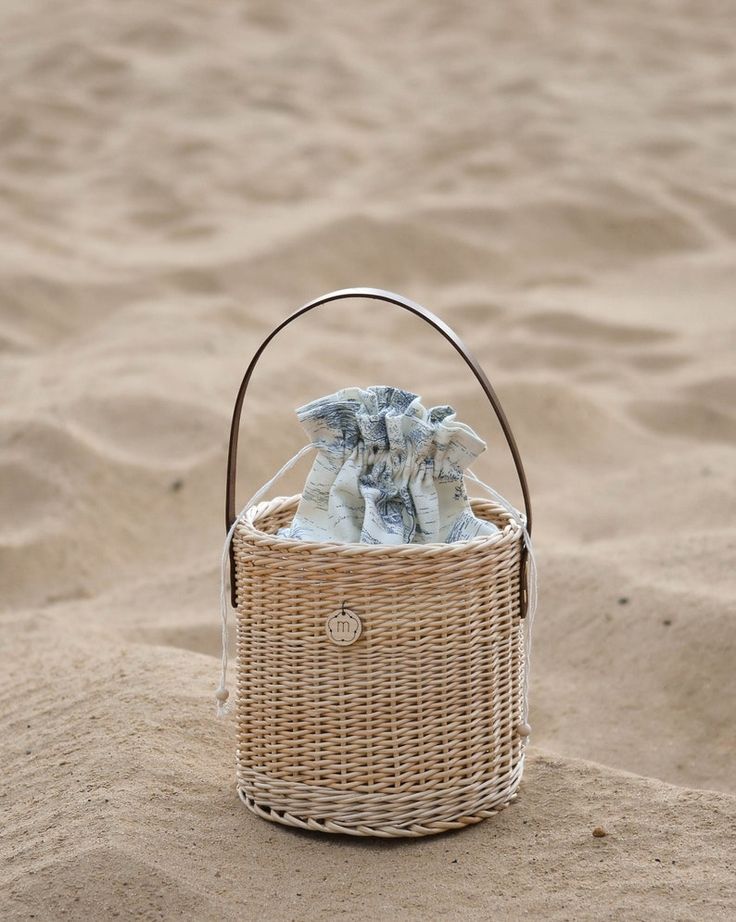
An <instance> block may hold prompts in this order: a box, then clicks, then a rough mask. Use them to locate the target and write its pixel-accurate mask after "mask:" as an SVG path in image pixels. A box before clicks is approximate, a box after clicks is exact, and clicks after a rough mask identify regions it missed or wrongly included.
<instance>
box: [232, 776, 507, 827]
mask: <svg viewBox="0 0 736 922" xmlns="http://www.w3.org/2000/svg"><path fill="white" fill-rule="evenodd" d="M238 796H239V797H240V799H241V800H242V801H243V803H244V804H245V806H246V807H247V808H248V809H249V810H250V811H252V812H253V813H255V814H256V816H260V817H261V819H264V820H269V822H271V823H281V824H282V825H284V826H294V827H296V828H298V829H308V830H311V831H313V832H327V833H332V834H337V835H347V836H375V837H378V838H382V839H395V838H414V839H416V838H419V837H420V836H432V835H437V833H440V832H450V831H452V830H454V829H463V828H464V827H465V826H473V825H475V824H476V823H480V822H481V821H482V820H485V819H488V818H489V817H491V816H495V815H496V814H497V813H500V812H501V811H502V810H505V809H506V808H507V807H508V806H510V805H511V804H512V803H513V802H514V800H516V792H514V793H512V794H510V796H509V798H508V800H507V801H505V802H504V803H501V804H496V805H495V806H494V807H493V809H491V810H479V811H478V812H477V813H476V814H475V815H474V816H462V817H458V818H457V819H455V820H443V821H442V822H434V823H426V824H421V825H420V824H412V825H411V826H346V825H343V824H341V823H335V822H332V821H330V820H316V819H312V818H309V817H301V816H292V814H290V813H287V812H286V811H284V810H275V809H273V808H272V807H269V806H268V805H266V804H259V803H256V801H255V800H253V798H252V797H250V796H249V795H248V794H247V793H246V792H245V791H244V790H243V788H240V787H239V788H238Z"/></svg>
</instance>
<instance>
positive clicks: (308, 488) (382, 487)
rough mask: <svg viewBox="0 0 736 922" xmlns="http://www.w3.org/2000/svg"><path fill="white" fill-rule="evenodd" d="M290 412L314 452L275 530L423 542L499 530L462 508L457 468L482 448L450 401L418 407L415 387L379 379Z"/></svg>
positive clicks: (310, 536) (310, 537) (320, 537)
mask: <svg viewBox="0 0 736 922" xmlns="http://www.w3.org/2000/svg"><path fill="white" fill-rule="evenodd" d="M296 413H297V417H298V419H299V421H300V422H301V424H302V426H303V427H304V429H305V430H306V431H307V434H308V435H309V437H310V439H311V441H312V443H313V444H314V445H315V447H316V448H317V452H318V454H317V457H316V458H315V461H314V464H313V465H312V469H311V471H310V473H309V476H308V477H307V482H306V484H305V486H304V491H303V493H302V497H301V501H300V502H299V506H298V508H297V511H296V514H295V516H294V519H293V521H292V523H291V525H290V526H288V527H285V528H282V529H280V530H279V532H278V534H279V535H281V536H282V537H286V538H293V539H296V540H302V541H337V542H341V543H362V544H408V543H415V544H428V543H430V542H452V541H464V540H467V539H469V538H475V537H476V536H478V535H489V534H493V533H495V532H497V531H498V528H497V527H496V526H495V525H493V524H492V523H491V522H486V521H483V520H482V519H478V518H476V517H475V516H474V515H473V513H472V512H471V509H470V504H469V502H468V496H467V493H466V492H465V484H464V482H463V472H464V471H465V469H466V468H467V467H468V466H469V465H470V464H471V463H472V462H473V461H474V460H475V458H477V456H478V455H479V454H480V453H481V452H482V451H484V450H485V447H486V446H485V443H484V442H483V440H482V439H480V438H479V437H478V436H477V435H476V434H475V432H473V430H472V429H471V428H470V427H469V426H466V425H465V424H464V423H461V422H458V421H457V420H456V419H455V411H454V410H453V409H452V407H449V406H443V407H432V408H431V409H429V410H427V409H426V408H425V407H423V406H422V404H421V403H420V398H419V397H418V396H417V395H416V394H412V393H410V392H409V391H405V390H401V389H400V388H397V387H388V386H383V385H379V386H375V387H368V388H366V389H365V390H363V389H362V388H359V387H348V388H344V389H343V390H340V391H338V392H337V393H336V394H330V395H328V396H326V397H320V398H319V399H317V400H313V401H312V402H311V403H308V404H306V405H305V406H303V407H299V408H298V409H297V411H296Z"/></svg>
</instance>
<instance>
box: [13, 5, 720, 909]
mask: <svg viewBox="0 0 736 922" xmlns="http://www.w3.org/2000/svg"><path fill="white" fill-rule="evenodd" d="M0 26H1V27H2V34H3V38H4V43H3V44H4V53H3V58H2V61H1V62H0V82H1V84H2V87H3V95H2V102H1V103H0V236H1V238H2V247H0V390H1V391H2V395H3V399H2V402H0V510H1V512H2V515H1V516H0V581H1V582H0V585H1V586H2V599H1V603H0V624H1V625H2V637H3V642H2V655H3V668H2V671H1V673H0V675H1V676H2V678H1V679H0V682H1V687H0V696H1V699H2V707H0V726H1V727H2V730H1V732H2V736H3V748H2V770H3V778H4V781H5V783H4V785H3V788H2V790H1V791H0V809H1V811H2V815H3V819H4V823H3V830H2V851H3V855H4V858H5V859H6V860H5V862H4V865H3V870H2V871H0V893H1V894H2V895H1V896H0V914H1V915H2V918H3V919H15V918H18V919H26V918H36V919H44V920H46V919H48V920H58V919H62V918H64V919H80V920H81V919H85V920H89V919H109V918H117V917H120V918H129V917H130V918H133V917H135V918H144V919H182V918H189V919H197V920H206V919H215V918H217V919H285V920H286V919H306V920H310V919H336V918H340V917H342V916H350V917H353V918H358V919H363V918H365V919H381V920H383V919H385V920H393V919H398V918H401V919H434V918H440V917H442V918H450V919H488V918H499V919H520V918H532V919H559V920H568V919H575V920H577V919H581V920H582V919H585V920H587V919H595V920H600V919H612V920H613V919H615V920H617V922H618V920H641V919H668V920H669V919H676V920H683V922H685V920H702V919H707V920H711V919H713V920H718V919H724V920H726V919H729V920H730V919H732V918H733V917H734V914H736V888H735V887H734V880H735V879H736V878H735V877H734V869H733V860H732V853H733V845H734V835H733V826H734V820H735V819H736V817H735V815H734V814H735V811H736V800H735V796H736V795H735V790H736V788H735V786H736V774H735V773H734V758H733V753H734V751H736V733H735V731H734V719H733V702H734V700H735V696H736V680H735V679H734V670H733V662H734V657H735V655H736V639H735V635H734V630H733V624H732V612H733V600H734V596H735V595H736V592H735V589H736V587H735V586H734V579H733V553H734V544H735V543H736V538H735V534H736V532H735V530H734V517H733V510H734V499H733V496H734V489H733V488H734V483H733V470H734V442H735V441H736V412H735V410H734V405H735V404H734V398H735V397H736V387H735V382H736V377H735V376H734V371H733V354H734V345H736V325H735V324H734V298H733V296H734V291H735V290H736V258H735V248H734V238H735V237H736V193H735V192H734V188H736V186H735V185H734V180H735V178H736V177H735V176H734V165H733V158H732V157H730V156H729V151H731V150H732V149H733V140H734V128H733V126H734V118H735V117H736V103H734V99H733V93H732V92H731V88H732V86H733V81H734V78H735V77H736V67H735V66H734V60H736V58H734V38H733V36H734V35H736V28H735V27H736V21H735V20H734V17H733V15H732V11H731V10H730V9H729V8H728V4H722V3H719V2H716V0H712V2H711V0H707V2H700V3H698V4H694V3H690V2H686V0H676V2H670V0H666V2H665V0H656V2H651V3H649V4H646V5H642V4H636V3H633V2H623V3H618V4H615V5H603V4H585V3H579V2H574V0H564V2H556V0H543V2H539V0H534V2H531V0H530V2H524V3H518V4H514V5H509V4H496V5H494V4H481V3H454V4H446V3H440V2H439V0H436V2H435V0H432V2H425V3H422V4H418V5H413V6H412V5H406V4H398V3H396V2H394V0H378V2H375V3H373V4H371V5H368V6H366V5H364V4H363V5H360V6H359V5H358V4H354V3H343V4H337V5H335V4H327V3H326V2H319V3H315V4H308V5H304V6H298V5H294V4H291V5H290V4H286V3H280V2H271V0H269V2H259V3H249V4H236V3H222V4H215V5H205V4H201V3H196V2H194V0H168V2H165V3H159V4H155V5H153V6H152V5H151V4H148V3H143V2H142V0H140V2H139V0H133V2H129V3H125V4H113V3H110V2H95V3H91V2H81V0H80V2H76V0H75V2H69V3H65V4H58V3H52V2H50V0H34V2H33V3H27V2H25V3H21V2H17V0H11V2H6V3H5V4H4V5H3V10H2V12H1V13H0ZM349 285H370V286H374V287H387V288H392V289H395V290H398V291H400V292H402V293H404V294H406V295H408V296H410V297H413V298H415V299H416V300H419V301H422V302H424V303H426V304H427V306H428V307H430V308H431V309H432V310H434V311H436V312H437V313H439V314H440V315H441V316H443V317H445V318H446V319H447V320H448V322H450V323H451V324H452V325H453V326H454V327H456V328H457V330H458V332H459V333H460V334H461V335H462V337H463V338H464V339H465V340H466V341H467V343H468V344H469V345H470V346H471V348H472V350H473V351H474V352H475V353H476V355H477V356H478V357H479V358H480V359H481V360H482V363H483V365H484V367H485V368H486V369H487V371H488V373H489V375H490V377H491V379H492V380H493V382H494V384H495V385H496V386H497V389H498V392H499V395H500V396H501V399H502V401H503V403H504V406H505V407H506V409H507V411H508V415H509V417H510V419H511V421H512V424H513V427H514V430H515V432H516V434H517V437H518V441H519V444H520V446H521V449H522V453H523V455H524V459H525V463H526V465H527V468H528V474H529V478H530V482H531V485H532V492H533V497H534V503H535V544H536V548H537V556H538V559H539V566H540V580H541V590H542V595H541V605H540V609H539V613H538V620H537V624H536V629H535V643H534V655H533V674H532V712H531V717H532V724H533V727H534V736H533V745H532V750H531V757H530V760H529V763H528V768H527V772H526V775H525V779H524V782H523V785H522V791H521V796H520V798H519V802H518V803H517V804H515V805H514V806H513V807H512V808H511V809H509V810H507V811H505V812H504V813H503V814H501V815H500V816H498V817H496V818H494V819H493V820H489V821H487V822H485V823H483V824H481V825H479V826H477V827H474V828H472V829H468V830H467V831H464V832H462V833H460V834H453V835H448V836H442V837H437V838H434V839H431V840H426V841H422V842H409V843H383V842H364V843H362V842H353V841H350V842H346V841H342V840H339V841H335V840H332V839H330V838H325V837H322V838H320V837H318V836H311V835H302V834H299V833H294V832H290V831H288V830H285V829H282V828H279V827H275V826H272V825H270V824H267V823H264V822H262V821H260V820H258V819H256V818H255V817H253V816H251V815H250V814H249V813H248V812H247V811H245V810H244V809H243V808H242V806H241V805H240V803H239V801H238V800H237V798H236V795H235V789H234V777H233V775H234V728H233V726H232V723H231V722H227V721H225V722H222V721H216V720H215V719H214V716H213V710H214V708H213V703H212V690H213V689H214V687H215V685H216V681H217V671H218V662H217V657H218V656H219V624H218V614H217V591H218V575H219V574H218V563H219V552H220V547H221V541H222V538H223V535H222V507H223V499H224V498H223V490H224V471H225V452H226V438H227V430H228V426H229V416H230V411H231V408H232V401H233V398H234V395H235V391H236V389H237V386H238V383H239V381H240V377H241V375H242V373H243V371H244V369H245V366H246V364H247V362H248V360H249V358H250V355H251V354H252V351H253V349H254V348H255V347H256V346H257V345H258V343H259V342H260V339H261V338H262V337H263V336H264V335H265V334H266V333H267V332H268V330H269V329H270V328H271V327H272V326H273V325H274V324H275V323H277V322H278V321H279V320H280V319H281V318H282V317H284V316H285V315H286V313H288V312H289V311H290V310H292V309H294V308H295V307H297V306H298V305H299V304H300V303H302V302H303V301H305V300H307V299H308V298H309V297H312V296H315V295H318V294H320V293H322V292H324V291H328V290H332V289H335V288H340V287H343V286H349ZM375 383H392V384H397V385H401V386H404V387H408V388H410V389H413V390H415V391H416V392H417V393H420V394H422V396H423V397H424V399H425V402H427V403H428V404H432V403H444V402H447V401H450V402H452V403H453V404H454V405H455V406H456V407H457V408H458V411H459V414H460V416H461V418H462V419H465V420H467V421H468V422H469V423H470V424H471V425H472V426H474V427H475V428H476V429H477V430H478V431H479V432H481V433H482V434H483V435H484V436H485V437H486V438H487V440H488V443H489V451H488V453H487V454H486V455H485V456H483V457H482V458H481V459H479V461H478V464H477V465H476V471H477V472H478V474H479V475H481V476H482V477H483V478H484V479H486V480H489V481H490V482H492V483H493V484H494V485H496V486H497V487H498V488H499V489H501V490H502V491H503V492H504V493H505V494H506V495H508V496H509V497H510V498H513V499H517V498H518V488H517V485H516V483H515V480H514V475H513V468H512V465H511V462H510V459H509V457H508V455H507V452H506V450H505V449H504V446H503V442H502V439H501V434H500V430H499V429H498V426H497V425H496V424H495V423H494V422H493V421H492V420H491V418H490V414H489V409H488V406H487V405H486V403H485V401H484V398H483V395H482V394H481V393H479V391H478V389H477V387H476V385H475V384H474V382H473V380H472V379H470V378H469V376H468V374H467V371H466V369H465V368H464V366H463V365H462V363H461V361H460V360H459V358H458V357H457V356H456V355H454V353H452V352H451V351H450V350H449V349H448V346H447V344H446V343H445V342H444V341H443V340H442V339H441V338H439V337H437V336H435V335H433V334H432V332H431V331H430V330H429V329H428V328H426V327H424V326H423V325H422V324H421V323H420V322H419V321H418V320H416V319H415V318H411V317H408V316H403V315H401V314H399V313H398V312H396V311H393V310H392V309H390V308H388V307H387V306H381V305H377V304H367V305H366V304H362V305H361V304H357V303H353V302H350V303H342V304H340V305H337V306H335V307H333V308H332V309H328V310H325V311H323V312H322V313H320V314H316V315H314V314H313V315H311V316H310V318H309V319H308V320H305V321H304V322H302V323H301V324H295V325H293V326H292V327H290V328H289V329H288V330H287V331H285V332H284V334H283V335H282V337H281V338H280V340H279V341H278V342H277V343H276V344H275V346H274V348H273V349H272V350H271V351H269V352H267V353H266V354H265V356H264V358H263V361H262V363H261V365H260V366H259V369H258V373H257V375H256V377H255V379H254V382H253V386H252V391H251V392H250V393H249V400H248V403H247V405H246V413H245V417H244V424H243V432H242V437H241V445H242V463H241V470H240V478H241V479H240V491H239V493H240V496H241V497H243V498H244V497H245V496H246V494H249V493H250V492H252V491H253V490H254V489H255V487H256V486H257V485H259V484H260V483H261V482H263V481H264V480H266V479H267V478H268V477H269V476H270V475H271V474H272V473H273V471H274V470H275V469H276V468H277V467H278V466H280V464H281V463H283V461H285V460H286V459H287V458H288V457H289V456H290V455H291V454H292V453H293V452H294V451H296V450H297V449H298V448H299V447H300V445H301V444H302V443H303V441H304V435H303V433H302V432H301V431H300V429H299V427H298V425H297V423H296V421H295V419H294V414H293V409H294V407H296V406H297V405H299V404H301V403H303V402H305V401H306V400H309V399H311V398H314V397H317V396H319V395H321V394H325V393H328V392H330V391H332V390H335V389H337V388H338V387H342V386H346V385H348V384H358V385H363V386H365V385H368V384H375ZM306 470H307V462H306V461H305V462H302V464H301V465H300V467H299V468H298V469H296V470H295V471H293V472H291V473H290V474H289V475H288V476H287V477H286V478H285V479H284V482H283V485H282V486H281V487H280V488H279V492H283V493H292V492H296V491H297V490H298V489H299V487H300V486H301V484H302V483H303V480H304V476H305V472H306ZM597 825H602V826H604V827H605V828H606V829H607V830H608V833H609V834H608V835H607V836H606V837H604V838H600V839H599V838H594V837H593V836H592V834H591V833H592V829H593V828H594V827H595V826H597Z"/></svg>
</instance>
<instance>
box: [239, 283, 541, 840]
mask: <svg viewBox="0 0 736 922" xmlns="http://www.w3.org/2000/svg"><path fill="white" fill-rule="evenodd" d="M356 296H362V297H369V298H377V299H380V300H384V301H388V302H390V303H393V304H397V305H398V306H401V307H403V308H405V309H407V310H409V311H411V312H412V313H415V314H417V315H419V316H421V317H423V318H424V319H425V320H427V322H429V323H430V324H431V325H432V326H433V327H435V329H437V330H438V331H439V332H441V333H442V335H443V336H445V338H446V339H448V340H449V341H450V342H451V343H452V344H453V346H454V347H455V348H456V349H457V351H458V352H460V354H461V355H462V356H463V358H464V359H465V361H466V363H467V364H468V365H469V367H470V368H471V369H472V371H473V373H474V374H475V375H476V378H477V379H478V381H479V383H480V384H481V386H482V387H483V390H484V391H485V392H486V394H487V396H488V397H489V400H490V401H491V404H492V406H493V407H494V409H495V410H496V413H497V416H498V418H499V420H500V422H501V425H502V427H503V429H504V432H505V434H506V436H507V440H508V442H509V446H510V448H511V451H512V454H513V456H514V460H515V462H516V467H517V471H518V473H519V476H520V480H521V484H522V491H523V494H524V500H525V506H526V519H524V518H523V517H521V516H520V514H518V513H517V515H513V514H512V513H511V512H510V511H509V508H508V507H505V506H502V505H500V504H497V503H494V502H492V501H488V500H479V499H473V500H472V508H473V512H474V514H475V515H477V516H479V517H481V518H484V519H487V520H490V521H493V522H494V523H496V524H497V525H498V526H499V528H500V532H499V533H496V534H493V535H489V536H484V537H479V538H474V539H472V540H469V541H462V542H457V543H453V544H427V545H414V544H407V545H400V546H385V545H361V544H337V543H314V542H304V541H293V540H289V539H284V538H277V537H275V533H276V532H277V530H278V529H279V528H280V527H281V526H283V525H286V524H288V523H289V522H290V521H291V519H292V518H293V515H294V513H295V511H296V506H297V503H298V500H299V497H298V496H295V497H278V498H276V499H273V500H271V501H265V502H260V503H258V504H257V505H253V506H251V507H250V508H248V509H247V510H246V511H245V512H244V513H242V514H241V515H240V516H238V517H237V523H236V516H235V469H236V451H237V434H238V428H239V422H240V414H241V409H242V404H243V398H244V395H245V390H246V388H247V386H248V382H249V380H250V376H251V374H252V371H253V368H254V367H255V364H256V362H257V360H258V358H259V357H260V354H261V352H262V351H263V349H264V348H265V347H266V345H267V344H268V342H269V341H270V340H271V338H272V337H273V336H274V335H275V334H276V333H277V332H278V330H279V329H281V328H283V327H284V326H285V325H286V324H287V323H290V322H291V321H292V320H294V319H295V318H296V317H297V316H299V315H300V314H302V313H305V312H306V311H308V310H311V309H313V308H315V307H317V306H319V305H320V304H324V303H326V302H328V301H333V300H338V299H340V298H347V297H356ZM227 494H228V496H227V526H228V530H229V531H230V530H231V526H232V544H231V548H230V555H231V556H230V561H231V574H232V595H233V605H234V607H235V608H236V609H237V696H236V715H237V737H238V751H237V785H238V792H239V794H240V796H241V798H242V799H243V801H244V803H245V804H246V805H247V806H248V807H249V808H250V809H251V810H252V811H253V812H254V813H256V814H258V815H259V816H261V817H264V818H265V819H269V820H273V821H276V822H279V823H285V824H288V825H292V826H298V827H302V828H304V829H315V830H321V831H326V832H337V833H349V834H352V835H364V836H421V835H428V834H431V833H436V832H442V831H444V830H448V829H455V828H458V827H461V826H466V825H469V824H471V823H476V822H478V821H480V820H482V819H484V818H486V817H488V816H491V815H493V814H494V813H496V812H498V811H499V810H501V809H503V808H504V807H506V806H507V805H508V804H509V803H510V802H511V801H512V800H513V798H514V797H515V792H516V790H517V788H518V785H519V782H520V780H521V775H522V770H523V763H524V749H525V746H526V742H527V737H528V732H529V728H528V725H527V724H526V700H525V696H526V691H525V688H526V683H525V649H524V645H525V634H524V617H525V614H526V607H527V594H526V589H525V584H526V559H527V548H526V541H525V538H526V540H527V541H528V535H529V530H530V524H531V523H530V520H529V516H530V508H529V498H528V489H527V485H526V480H525V478H524V472H523V467H522V465H521V460H520V458H519V453H518V449H517V448H516V444H515V442H514V439H513V436H512V435H511V431H510V429H509V427H508V422H507V421H506V418H505V416H504V414H503V411H502V410H501V408H500V406H499V404H498V400H497V398H496V395H495V393H494V392H493V389H492V388H491V386H490V384H489V383H488V381H487V379H486V378H485V375H484V374H483V372H482V370H481V369H480V367H479V366H478V365H477V363H476V362H475V361H474V360H473V359H472V358H471V357H470V355H469V354H468V353H467V351H466V350H465V349H464V347H463V346H462V344H461V343H460V341H459V340H458V339H457V337H456V336H455V334H454V333H453V332H452V331H451V330H450V329H449V328H448V327H446V326H445V325H444V324H443V323H442V321H440V320H438V318H436V317H434V316H433V315H432V314H430V313H429V312H428V311H425V310H424V309H423V308H421V307H420V306H419V305H417V304H415V303H414V302H411V301H407V300H406V299H404V298H401V297H399V296H398V295H395V294H392V293H390V292H384V291H380V290H377V289H346V290H343V291H340V292H334V293H332V294H329V295H325V296H324V297H322V298H319V299H317V300H315V301H312V302H310V303H309V304H307V305H305V306H304V307H303V308H301V309H300V310H299V311H297V312H296V313H295V314H293V315H292V316H291V317H289V318H288V319H287V320H285V321H284V322H283V323H282V324H281V325H280V327H278V328H277V329H276V330H274V332H273V333H271V334H270V336H269V337H268V338H267V339H266V341H265V342H264V343H263V345H262V346H261V347H260V349H259V350H258V352H257V353H256V355H255V356H254V358H253V361H252V362H251V365H250V367H249V369H248V371H247V373H246V376H245V379H244V380H243V384H242V386H241V390H240V393H239V395H238V399H237V402H236V407H235V413H234V415H233V426H232V430H231V443H230V459H229V465H228V490H227ZM524 525H526V528H525V527H524Z"/></svg>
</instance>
